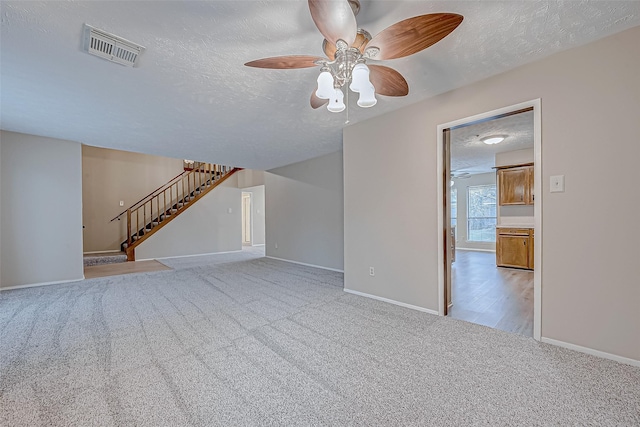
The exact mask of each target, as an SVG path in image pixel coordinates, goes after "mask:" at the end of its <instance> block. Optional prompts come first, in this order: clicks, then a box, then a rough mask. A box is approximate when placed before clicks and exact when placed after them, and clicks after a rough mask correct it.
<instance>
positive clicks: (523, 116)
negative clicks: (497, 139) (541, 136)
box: [451, 111, 533, 175]
mask: <svg viewBox="0 0 640 427" xmlns="http://www.w3.org/2000/svg"><path fill="white" fill-rule="evenodd" d="M491 135H503V136H506V138H505V139H504V141H502V142H501V143H499V144H495V145H487V144H485V143H484V142H482V141H481V140H480V139H481V138H485V137H487V136H491ZM525 148H533V111H528V112H526V113H520V114H515V115H513V116H507V117H503V118H500V119H494V120H490V121H486V122H481V123H477V124H474V125H471V126H466V127H462V128H458V129H454V130H452V131H451V171H455V172H466V173H469V174H471V175H473V174H477V173H486V172H493V169H491V168H492V167H494V166H495V155H496V154H497V153H504V152H506V151H514V150H523V149H525Z"/></svg>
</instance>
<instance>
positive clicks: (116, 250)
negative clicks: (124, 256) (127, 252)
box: [82, 249, 122, 255]
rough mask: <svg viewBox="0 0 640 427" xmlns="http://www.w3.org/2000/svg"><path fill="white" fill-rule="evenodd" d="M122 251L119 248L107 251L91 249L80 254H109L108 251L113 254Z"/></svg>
mask: <svg viewBox="0 0 640 427" xmlns="http://www.w3.org/2000/svg"><path fill="white" fill-rule="evenodd" d="M121 252H122V251H121V250H119V249H110V250H108V251H91V252H83V253H82V255H91V254H110V253H114V254H119V253H121Z"/></svg>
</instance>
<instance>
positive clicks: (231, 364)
mask: <svg viewBox="0 0 640 427" xmlns="http://www.w3.org/2000/svg"><path fill="white" fill-rule="evenodd" d="M167 264H171V266H172V267H173V268H174V270H170V271H160V272H153V273H143V274H130V275H126V276H114V277H109V278H100V279H92V280H86V281H84V282H80V283H77V284H71V285H64V286H46V287H41V288H31V289H23V290H15V291H6V292H1V293H0V425H2V426H12V427H13V426H40V425H42V426H45V425H46V426H92V425H93V426H190V425H193V426H276V425H278V426H279V425H281V426H297V425H302V426H316V425H317V426H330V425H331V426H350V425H353V426H399V425H411V426H429V425H438V426H466V425H487V426H514V425H517V426H520V425H539V426H547V425H559V426H567V425H572V426H588V425H593V426H608V425H611V426H614V425H615V426H638V425H640V369H638V368H634V367H631V366H627V365H623V364H618V363H615V362H612V361H608V360H603V359H598V358H595V357H592V356H588V355H584V354H580V353H576V352H572V351H569V350H565V349H562V348H558V347H554V346H549V345H545V344H540V343H538V342H536V341H534V340H532V339H530V338H525V337H523V336H519V335H515V334H509V333H506V332H502V331H497V330H493V329H489V328H486V327H483V326H479V325H474V324H470V323H466V322H463V321H459V320H455V319H450V318H440V317H437V316H432V315H429V314H424V313H420V312H416V311H412V310H408V309H404V308H401V307H397V306H393V305H389V304H385V303H382V302H378V301H374V300H370V299H365V298H362V297H358V296H354V295H350V294H345V293H344V292H343V290H342V284H343V277H342V274H339V273H334V272H329V271H323V270H318V269H313V268H309V267H302V266H298V265H294V264H289V263H284V262H279V261H274V260H269V259H265V258H256V257H255V256H247V255H246V253H240V254H227V255H224V256H222V255H221V256H219V257H199V259H196V258H189V259H180V260H174V261H173V262H172V261H167Z"/></svg>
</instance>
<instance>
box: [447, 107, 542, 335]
mask: <svg viewBox="0 0 640 427" xmlns="http://www.w3.org/2000/svg"><path fill="white" fill-rule="evenodd" d="M526 121H529V123H528V125H527V126H529V127H530V132H529V137H528V142H527V144H529V146H526V144H525V142H524V141H525V138H524V137H523V136H522V133H523V132H522V130H521V129H520V130H518V128H517V126H516V124H520V125H522V124H523V123H524V122H526ZM508 124H509V126H510V127H509V126H507V125H508ZM505 126H507V127H506V128H505ZM509 129H511V130H513V132H510V131H509ZM540 131H541V123H540V100H533V101H529V102H525V103H522V104H517V105H513V106H510V107H505V108H501V109H499V110H494V111H490V112H487V113H483V114H479V115H476V116H472V117H467V118H464V119H460V120H456V121H454V122H449V123H445V124H442V125H440V126H438V158H439V159H441V161H440V162H439V163H440V164H439V165H438V181H439V182H438V192H439V199H440V200H441V202H442V203H441V205H442V209H441V212H439V215H438V227H439V229H440V230H442V239H441V241H439V242H438V246H439V268H438V273H439V274H438V278H439V293H440V298H439V299H440V302H439V313H440V315H451V316H452V317H456V318H462V319H463V320H468V321H473V320H472V319H471V318H470V315H478V312H479V313H481V314H485V315H486V316H485V321H482V320H480V315H478V321H477V322H475V323H480V324H485V325H487V326H491V327H495V328H498V329H504V330H509V329H505V328H504V324H506V323H507V321H506V320H500V316H502V313H496V311H497V310H500V309H505V310H511V309H512V308H513V307H514V306H517V304H520V305H526V304H529V310H530V312H531V313H530V314H529V315H528V316H529V317H528V319H525V320H527V321H528V322H529V324H528V332H526V331H525V332H522V331H520V330H515V329H514V330H513V332H520V333H524V334H525V335H528V336H533V337H534V338H535V339H537V340H539V339H540V335H541V330H540V329H541V327H540V325H541V306H540V295H541V286H542V283H541V277H542V262H541V256H540V255H541V247H542V245H541V242H542V239H541V237H542V233H541V231H542V230H541V226H542V221H541V214H542V191H540V190H541V188H542V186H541V135H540ZM489 137H495V138H496V140H495V141H492V140H489ZM496 141H498V143H497V144H496V145H491V144H490V143H491V142H496ZM503 141H504V142H503ZM483 142H484V143H483ZM500 143H502V144H503V145H502V146H500ZM485 147H492V148H491V149H489V150H488V153H489V154H487V151H486V148H485ZM478 150H483V154H481V155H480V154H479V153H480V151H478ZM488 155H490V158H491V164H489V162H488V157H487V156H488ZM525 155H526V156H529V157H530V158H527V159H525V160H523V159H522V158H521V157H522V156H525ZM519 157H520V159H519ZM483 159H484V160H483ZM494 160H495V162H494ZM500 162H501V163H500ZM500 167H504V168H507V167H508V169H505V170H508V171H509V172H512V171H516V170H518V171H520V170H521V169H522V170H525V168H528V169H526V170H525V172H522V173H520V175H523V174H525V175H526V174H529V175H526V176H527V179H528V180H529V181H527V180H525V183H529V184H530V187H527V188H531V189H538V191H537V192H536V194H535V203H534V202H533V201H531V202H526V200H530V199H526V197H530V198H531V200H532V199H533V196H534V195H533V190H532V191H531V194H529V193H527V194H526V195H525V194H523V195H522V196H521V197H520V198H518V201H517V202H505V201H504V200H497V198H501V194H502V195H503V196H504V195H506V194H507V190H505V188H501V185H500V182H501V181H500V179H501V178H498V181H497V182H496V176H498V175H501V174H500V173H499V172H497V171H499V170H500ZM517 167H520V169H517ZM511 175H513V176H515V175H517V174H515V173H514V174H511ZM518 176H519V175H518ZM502 182H506V180H503V181H502ZM501 190H502V192H501ZM509 203H511V204H512V205H517V204H520V205H522V206H509V207H508V208H507V207H506V206H505V205H508V204H509ZM452 212H453V213H454V215H453V216H452ZM507 214H508V215H507ZM518 221H521V222H522V224H518ZM525 222H526V223H527V224H528V225H527V228H525V227H522V228H520V229H516V227H517V226H519V225H523V224H524V223H525ZM501 227H505V228H504V230H507V231H505V233H507V232H511V231H513V232H514V233H516V234H517V233H520V234H522V233H525V232H527V233H528V234H527V235H526V236H525V235H524V234H522V235H518V236H515V237H514V236H502V234H501V231H500V230H503V228H501ZM527 230H529V231H527ZM534 236H535V245H533V246H531V249H532V250H530V249H529V247H526V245H527V242H531V243H533V241H534V240H533V239H534ZM501 237H505V240H504V241H506V242H510V243H511V242H513V241H518V242H520V243H524V245H525V247H526V251H525V253H527V254H529V255H528V257H527V258H526V259H527V260H530V264H529V265H526V264H525V265H523V266H516V267H519V268H513V267H514V266H513V265H508V264H506V265H505V264H502V265H501V264H500V262H502V261H501V260H500V257H498V258H496V255H495V253H496V252H495V251H496V246H497V247H498V249H500V248H501V247H502V246H503V245H502V244H501V242H503V240H502V239H501ZM507 237H508V238H507ZM525 237H526V239H525ZM527 239H528V240H527ZM496 240H498V244H496ZM509 262H511V261H509ZM534 262H535V265H534ZM530 269H532V271H531V270H530ZM452 284H453V286H452ZM527 286H528V289H527ZM456 292H457V293H458V294H456ZM500 292H504V293H503V294H500ZM491 298H495V299H494V300H492V299H491ZM518 298H521V299H523V300H522V301H518ZM531 299H533V302H531ZM471 303H475V304H477V310H478V312H471V311H467V312H465V310H466V309H467V307H468V306H469V304H471ZM456 304H457V306H456ZM465 304H466V306H465ZM514 304H515V305H514ZM456 310H457V311H456ZM483 311H484V313H483ZM516 311H517V310H516ZM519 315H523V314H522V313H519V314H518V313H516V316H519ZM465 316H467V317H465ZM487 316H490V317H491V316H492V318H491V319H488V317H487ZM489 320H491V321H494V322H495V323H494V324H491V323H490V322H489ZM507 320H509V321H511V322H512V323H513V320H514V319H513V318H512V319H507ZM487 322H489V323H487ZM499 322H503V325H500V324H499ZM524 329H526V328H524Z"/></svg>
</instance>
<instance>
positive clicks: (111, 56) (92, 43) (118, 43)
mask: <svg viewBox="0 0 640 427" xmlns="http://www.w3.org/2000/svg"><path fill="white" fill-rule="evenodd" d="M84 47H85V50H86V51H87V52H88V53H90V54H91V55H95V56H99V57H100V58H104V59H106V60H108V61H111V62H115V63H118V64H120V65H125V66H127V67H135V66H136V64H137V63H138V58H139V57H140V54H141V53H142V52H143V51H144V47H142V46H140V45H137V44H135V43H132V42H130V41H129V40H125V39H123V38H122V37H118V36H115V35H113V34H109V33H107V32H105V31H102V30H99V29H97V28H93V27H92V26H90V25H87V24H85V31H84Z"/></svg>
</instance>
